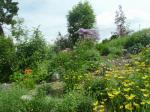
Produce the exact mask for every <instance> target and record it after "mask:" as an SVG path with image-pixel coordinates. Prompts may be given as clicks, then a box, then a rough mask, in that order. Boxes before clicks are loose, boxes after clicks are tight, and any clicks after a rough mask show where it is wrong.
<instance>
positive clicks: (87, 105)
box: [56, 92, 93, 112]
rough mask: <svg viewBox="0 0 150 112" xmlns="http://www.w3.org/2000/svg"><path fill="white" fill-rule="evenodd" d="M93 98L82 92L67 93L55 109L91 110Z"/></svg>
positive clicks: (83, 111)
mask: <svg viewBox="0 0 150 112" xmlns="http://www.w3.org/2000/svg"><path fill="white" fill-rule="evenodd" d="M92 102H93V100H92V99H91V98H90V97H89V96H84V95H83V94H82V93H78V92H71V93H68V94H67V95H66V96H65V97H64V100H63V101H62V102H60V103H58V105H57V107H56V111H58V112H92Z"/></svg>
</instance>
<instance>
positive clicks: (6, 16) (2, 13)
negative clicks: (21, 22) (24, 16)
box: [0, 0, 18, 36]
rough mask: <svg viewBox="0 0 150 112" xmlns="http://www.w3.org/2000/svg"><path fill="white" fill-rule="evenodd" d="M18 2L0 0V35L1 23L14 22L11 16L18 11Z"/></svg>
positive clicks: (0, 32)
mask: <svg viewBox="0 0 150 112" xmlns="http://www.w3.org/2000/svg"><path fill="white" fill-rule="evenodd" d="M17 5H18V2H13V1H12V0H1V2H0V35H1V36H2V35H4V32H3V28H2V25H3V24H7V25H9V24H11V25H13V24H14V22H15V21H14V19H13V17H14V16H16V15H17V12H18V6H17Z"/></svg>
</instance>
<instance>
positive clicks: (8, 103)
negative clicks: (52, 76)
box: [0, 87, 27, 112]
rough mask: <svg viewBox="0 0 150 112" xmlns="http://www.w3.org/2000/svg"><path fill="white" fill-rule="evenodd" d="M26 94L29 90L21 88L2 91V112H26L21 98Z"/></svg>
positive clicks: (0, 106)
mask: <svg viewBox="0 0 150 112" xmlns="http://www.w3.org/2000/svg"><path fill="white" fill-rule="evenodd" d="M26 93H27V90H26V89H24V88H20V87H13V88H11V89H9V90H0V112H19V111H21V112H25V108H24V104H23V101H22V100H21V96H22V95H24V94H26Z"/></svg>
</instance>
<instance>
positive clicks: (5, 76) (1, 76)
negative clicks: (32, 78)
mask: <svg viewBox="0 0 150 112" xmlns="http://www.w3.org/2000/svg"><path fill="white" fill-rule="evenodd" d="M14 59H15V46H14V44H13V41H12V39H10V38H0V82H6V81H9V75H11V74H12V73H13V68H14V65H15V64H14V63H15V60H14Z"/></svg>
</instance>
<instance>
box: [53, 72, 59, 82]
mask: <svg viewBox="0 0 150 112" xmlns="http://www.w3.org/2000/svg"><path fill="white" fill-rule="evenodd" d="M59 79H60V75H59V74H58V73H54V74H53V75H52V78H51V80H52V81H58V80H59Z"/></svg>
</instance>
